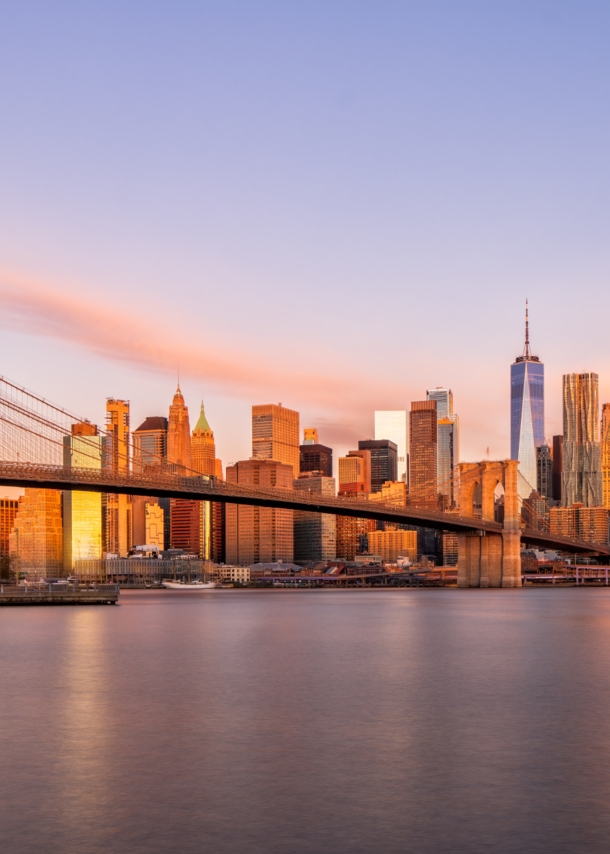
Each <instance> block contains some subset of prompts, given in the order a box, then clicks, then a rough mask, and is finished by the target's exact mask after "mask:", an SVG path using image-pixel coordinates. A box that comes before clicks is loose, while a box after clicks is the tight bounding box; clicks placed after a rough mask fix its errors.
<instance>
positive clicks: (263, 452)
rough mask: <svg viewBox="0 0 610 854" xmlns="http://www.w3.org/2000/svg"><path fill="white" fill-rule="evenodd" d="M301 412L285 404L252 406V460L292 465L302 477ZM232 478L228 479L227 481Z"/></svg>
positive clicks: (295, 471)
mask: <svg viewBox="0 0 610 854" xmlns="http://www.w3.org/2000/svg"><path fill="white" fill-rule="evenodd" d="M299 432H300V431H299V413H298V412H295V410H294V409H287V408H286V407H285V406H282V404H281V403H280V404H274V403H269V404H263V405H261V406H253V407H252V457H253V459H255V460H276V462H278V463H286V464H287V465H289V466H292V471H293V473H294V477H298V476H299V471H300V468H299V459H300V448H299ZM227 479H228V478H227Z"/></svg>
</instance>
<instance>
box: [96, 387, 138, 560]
mask: <svg viewBox="0 0 610 854" xmlns="http://www.w3.org/2000/svg"><path fill="white" fill-rule="evenodd" d="M129 428H130V424H129V401H128V400H117V399H115V398H112V397H109V398H108V399H107V400H106V437H105V441H104V468H106V469H110V470H111V471H113V472H116V473H117V474H119V473H121V472H123V473H127V472H129V471H130V469H131V437H130V429H129ZM131 512H132V508H131V496H129V495H117V494H115V493H104V495H103V497H102V516H103V544H102V546H103V551H104V553H105V554H107V555H116V556H117V557H127V555H128V554H129V550H130V548H131V542H132V540H131V535H132V520H131Z"/></svg>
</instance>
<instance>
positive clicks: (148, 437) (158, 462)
mask: <svg viewBox="0 0 610 854" xmlns="http://www.w3.org/2000/svg"><path fill="white" fill-rule="evenodd" d="M132 440H133V471H134V472H135V473H136V474H141V473H142V472H144V471H146V470H147V469H151V468H160V467H162V466H164V465H165V462H166V460H167V418H164V417H163V416H161V415H153V416H150V417H148V418H146V420H145V421H143V422H142V424H140V426H139V427H138V429H137V430H134V431H133V434H132Z"/></svg>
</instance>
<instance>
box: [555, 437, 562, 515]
mask: <svg viewBox="0 0 610 854" xmlns="http://www.w3.org/2000/svg"><path fill="white" fill-rule="evenodd" d="M562 471H563V435H561V436H553V500H554V501H561V473H562Z"/></svg>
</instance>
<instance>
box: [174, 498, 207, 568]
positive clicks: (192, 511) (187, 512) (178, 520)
mask: <svg viewBox="0 0 610 854" xmlns="http://www.w3.org/2000/svg"><path fill="white" fill-rule="evenodd" d="M204 504H206V505H207V504H209V502H207V501H195V500H194V499H192V498H171V499H170V546H171V548H172V549H183V550H184V551H185V552H188V554H191V555H197V556H198V557H202V558H204V559H206V560H207V559H208V557H207V554H208V553H209V540H208V541H206V539H205V531H206V528H209V526H207V525H206V522H207V520H206V518H205V515H204V512H203V505H204Z"/></svg>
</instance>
